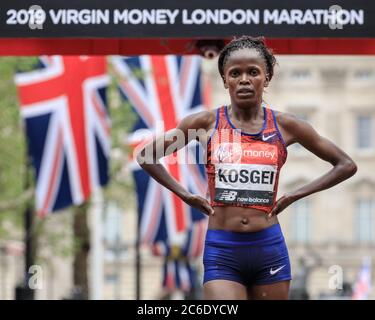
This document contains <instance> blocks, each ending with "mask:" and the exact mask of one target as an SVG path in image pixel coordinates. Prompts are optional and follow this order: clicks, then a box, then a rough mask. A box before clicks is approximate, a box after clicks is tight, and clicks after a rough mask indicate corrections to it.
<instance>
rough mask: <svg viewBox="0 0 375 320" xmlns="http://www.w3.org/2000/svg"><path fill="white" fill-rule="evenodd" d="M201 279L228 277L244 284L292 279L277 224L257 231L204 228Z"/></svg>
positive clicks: (282, 237)
mask: <svg viewBox="0 0 375 320" xmlns="http://www.w3.org/2000/svg"><path fill="white" fill-rule="evenodd" d="M203 265H204V277H203V283H205V282H207V281H210V280H220V279H221V280H231V281H236V282H239V283H241V284H243V285H245V286H247V287H249V286H252V285H261V284H269V283H274V282H279V281H286V280H291V279H292V277H291V269H290V261H289V254H288V249H287V247H286V243H285V239H284V236H283V233H282V231H281V227H280V224H274V225H272V226H270V227H268V228H266V229H264V230H260V231H256V232H246V233H243V232H233V231H225V230H211V229H208V230H207V234H206V240H205V247H204V254H203Z"/></svg>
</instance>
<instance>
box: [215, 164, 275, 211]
mask: <svg viewBox="0 0 375 320" xmlns="http://www.w3.org/2000/svg"><path fill="white" fill-rule="evenodd" d="M276 175H277V166H276V165H268V164H244V163H219V164H215V201H217V202H223V203H228V204H249V205H253V204H257V205H263V206H272V205H273V196H274V192H273V190H274V186H275V183H276Z"/></svg>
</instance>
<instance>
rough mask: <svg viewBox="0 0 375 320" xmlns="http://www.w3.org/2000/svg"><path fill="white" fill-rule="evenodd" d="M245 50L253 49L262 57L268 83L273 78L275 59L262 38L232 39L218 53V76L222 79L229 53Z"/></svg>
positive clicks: (245, 37) (243, 37)
mask: <svg viewBox="0 0 375 320" xmlns="http://www.w3.org/2000/svg"><path fill="white" fill-rule="evenodd" d="M245 48H248V49H255V50H257V51H258V52H259V54H260V55H261V56H262V57H263V59H264V62H265V65H266V71H267V76H268V81H271V79H272V77H273V67H274V66H275V64H276V58H275V56H274V55H273V52H272V50H271V49H270V48H268V47H267V46H266V45H265V43H264V37H250V36H242V37H240V38H234V39H233V40H232V41H231V42H229V43H228V44H227V45H226V46H225V47H224V48H223V49H222V50H221V52H220V56H219V60H218V67H219V72H220V75H221V76H222V77H223V78H224V66H225V64H226V62H227V60H228V58H229V56H230V55H231V53H232V52H234V51H237V50H240V49H245Z"/></svg>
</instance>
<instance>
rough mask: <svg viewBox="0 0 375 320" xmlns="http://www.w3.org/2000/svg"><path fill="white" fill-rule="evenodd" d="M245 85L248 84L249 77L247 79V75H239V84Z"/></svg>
mask: <svg viewBox="0 0 375 320" xmlns="http://www.w3.org/2000/svg"><path fill="white" fill-rule="evenodd" d="M246 83H250V80H249V77H248V75H247V74H246V72H244V73H243V74H242V75H241V78H240V84H246Z"/></svg>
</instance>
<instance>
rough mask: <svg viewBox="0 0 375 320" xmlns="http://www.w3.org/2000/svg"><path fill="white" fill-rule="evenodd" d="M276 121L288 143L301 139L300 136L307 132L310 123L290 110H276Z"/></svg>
mask: <svg viewBox="0 0 375 320" xmlns="http://www.w3.org/2000/svg"><path fill="white" fill-rule="evenodd" d="M274 113H275V117H276V122H277V125H278V127H279V130H280V132H281V135H282V136H283V139H284V141H285V143H286V145H290V144H293V143H295V142H298V141H299V137H300V136H302V135H303V134H304V132H306V129H308V128H309V127H310V125H309V124H308V123H307V122H306V121H304V120H301V119H299V118H297V117H296V116H295V115H293V114H291V113H288V112H281V111H276V110H274Z"/></svg>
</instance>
